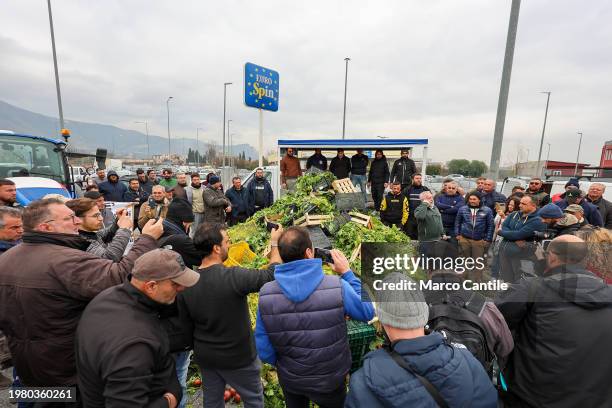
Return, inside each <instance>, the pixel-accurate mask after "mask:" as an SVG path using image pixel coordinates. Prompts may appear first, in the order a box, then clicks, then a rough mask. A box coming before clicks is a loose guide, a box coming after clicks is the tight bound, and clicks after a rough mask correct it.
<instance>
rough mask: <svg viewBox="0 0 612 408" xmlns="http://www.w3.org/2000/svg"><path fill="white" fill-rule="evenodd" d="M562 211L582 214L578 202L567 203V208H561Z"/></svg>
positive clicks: (582, 209) (582, 211) (582, 210)
mask: <svg viewBox="0 0 612 408" xmlns="http://www.w3.org/2000/svg"><path fill="white" fill-rule="evenodd" d="M563 212H566V213H575V212H580V213H582V214H584V208H582V206H581V205H579V204H571V205H568V206H567V208H566V209H565V210H563Z"/></svg>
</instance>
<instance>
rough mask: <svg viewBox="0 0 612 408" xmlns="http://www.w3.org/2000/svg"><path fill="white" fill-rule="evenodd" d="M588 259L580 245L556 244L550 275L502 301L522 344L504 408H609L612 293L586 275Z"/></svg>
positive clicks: (565, 239)
mask: <svg viewBox="0 0 612 408" xmlns="http://www.w3.org/2000/svg"><path fill="white" fill-rule="evenodd" d="M586 255H587V246H586V244H585V242H584V241H582V240H581V239H580V238H578V237H575V236H573V235H563V236H561V237H558V238H555V239H554V240H553V241H552V242H551V243H550V245H549V246H548V248H547V251H546V263H547V269H546V271H545V272H544V276H543V277H541V278H540V277H538V278H526V279H521V280H520V281H519V282H518V283H516V284H513V285H512V286H511V287H510V288H509V289H508V290H507V291H506V292H504V293H503V294H502V295H501V297H499V298H498V299H497V300H496V302H495V303H496V305H497V307H498V309H499V310H500V311H501V313H502V314H503V315H504V318H505V319H506V322H507V323H508V326H509V327H510V330H511V331H513V332H514V339H515V347H514V352H513V353H512V354H511V356H510V359H509V361H508V365H507V367H506V370H505V371H504V375H505V378H506V382H507V385H508V393H509V394H508V397H507V401H505V404H504V406H508V407H514V406H521V407H523V406H530V407H559V408H563V407H568V408H569V407H578V406H583V407H603V406H609V405H610V401H612V388H611V387H610V386H609V382H610V376H609V372H608V369H604V367H610V365H611V364H612V356H611V355H610V353H609V339H611V338H612V325H610V324H607V323H606V322H610V321H612V287H611V286H608V285H606V283H605V282H603V281H602V280H601V279H600V278H597V277H596V276H594V275H593V274H592V273H590V272H588V271H587V270H586V269H585V268H584V266H583V265H582V264H583V261H584V258H585V256H586ZM593 390H597V391H596V392H595V391H593Z"/></svg>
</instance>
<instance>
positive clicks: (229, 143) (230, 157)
mask: <svg viewBox="0 0 612 408" xmlns="http://www.w3.org/2000/svg"><path fill="white" fill-rule="evenodd" d="M230 122H233V121H232V120H231V119H228V120H227V145H228V148H227V151H228V156H229V161H228V164H229V166H230V167H231V166H232V154H231V153H230V151H231V145H232V144H231V142H230ZM224 154H225V153H224Z"/></svg>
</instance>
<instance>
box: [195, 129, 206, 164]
mask: <svg viewBox="0 0 612 408" xmlns="http://www.w3.org/2000/svg"><path fill="white" fill-rule="evenodd" d="M200 130H204V129H202V128H197V129H196V159H197V162H198V167H200V142H199V140H200Z"/></svg>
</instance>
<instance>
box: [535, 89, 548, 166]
mask: <svg viewBox="0 0 612 408" xmlns="http://www.w3.org/2000/svg"><path fill="white" fill-rule="evenodd" d="M540 93H545V94H547V96H546V111H545V112H544V126H542V137H541V138H540V150H539V152H538V167H537V170H538V172H537V174H536V176H538V177H540V176H541V175H542V173H543V171H542V169H541V168H540V161H541V159H542V147H543V145H544V132H545V131H546V119H547V118H548V103H549V102H550V91H544V92H540Z"/></svg>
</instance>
